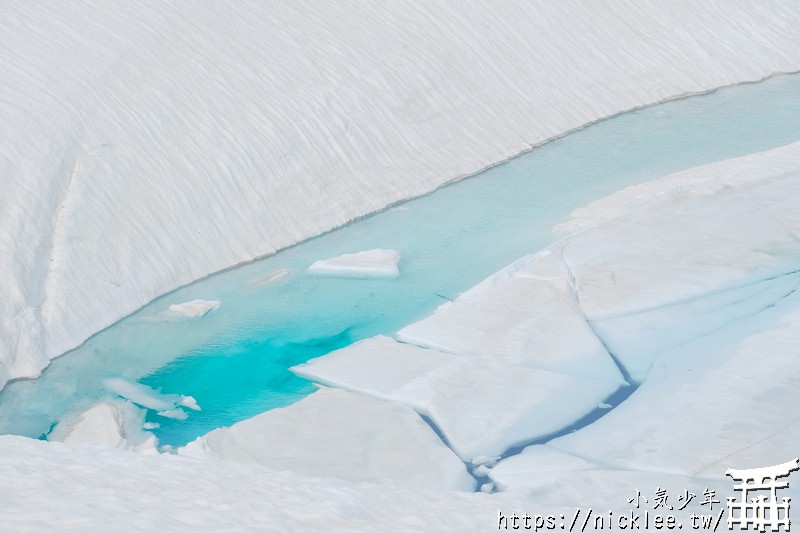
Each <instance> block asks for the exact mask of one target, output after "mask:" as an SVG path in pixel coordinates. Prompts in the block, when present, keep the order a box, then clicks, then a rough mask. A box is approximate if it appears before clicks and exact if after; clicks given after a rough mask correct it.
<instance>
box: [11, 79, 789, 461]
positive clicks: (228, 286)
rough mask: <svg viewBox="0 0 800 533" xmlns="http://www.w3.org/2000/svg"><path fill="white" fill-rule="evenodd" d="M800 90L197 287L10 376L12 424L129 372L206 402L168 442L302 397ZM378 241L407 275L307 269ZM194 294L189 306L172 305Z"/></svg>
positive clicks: (568, 156)
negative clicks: (307, 374)
mask: <svg viewBox="0 0 800 533" xmlns="http://www.w3.org/2000/svg"><path fill="white" fill-rule="evenodd" d="M798 96H800V76H798V75H789V76H778V77H775V78H772V79H770V80H767V81H765V82H762V83H758V84H747V85H741V86H737V87H732V88H728V89H723V90H720V91H717V92H714V93H711V94H707V95H702V96H696V97H691V98H686V99H683V100H676V101H672V102H668V103H664V104H660V105H657V106H653V107H649V108H645V109H641V110H637V111H633V112H630V113H626V114H623V115H619V116H617V117H613V118H611V119H608V120H605V121H602V122H599V123H597V124H594V125H591V126H589V127H586V128H584V129H582V130H579V131H576V132H573V133H571V134H569V135H567V136H565V137H564V138H561V139H558V140H555V141H552V142H550V143H547V144H545V145H543V146H540V147H537V148H535V149H534V150H532V151H531V152H529V153H527V154H525V155H523V156H521V157H518V158H516V159H514V160H512V161H509V162H507V163H504V164H502V165H499V166H497V167H494V168H492V169H489V170H487V171H484V172H482V173H480V174H478V175H476V176H474V177H471V178H468V179H465V180H462V181H460V182H458V183H455V184H453V185H450V186H447V187H445V188H442V189H440V190H438V191H436V192H435V193H433V194H431V195H429V196H425V197H422V198H418V199H415V200H411V201H408V202H405V203H403V204H402V205H399V206H396V207H394V208H390V209H387V210H385V211H382V212H380V213H378V214H375V215H373V216H370V217H367V218H365V219H362V220H359V221H356V222H354V223H352V224H349V225H347V226H345V227H343V228H341V229H339V230H336V231H333V232H330V233H328V234H325V235H323V236H320V237H318V238H315V239H311V240H309V241H306V242H304V243H301V244H299V245H297V246H294V247H291V248H288V249H286V250H283V251H282V252H280V253H278V254H276V255H274V256H270V257H267V258H264V259H261V260H259V261H255V262H253V263H249V264H245V265H242V266H240V267H238V268H235V269H232V270H229V271H226V272H223V273H220V274H217V275H214V276H211V277H209V278H207V279H204V280H201V281H198V282H196V283H193V284H191V285H189V286H187V287H184V288H182V289H179V290H177V291H175V292H173V293H170V294H168V295H165V296H163V297H161V298H159V299H157V300H155V301H154V302H152V303H151V304H149V305H148V306H146V307H145V308H143V309H141V310H140V311H138V312H137V313H135V314H133V315H131V316H129V317H127V318H126V319H124V320H122V321H120V322H119V323H117V324H115V325H114V326H112V327H110V328H108V329H107V330H105V331H103V332H101V333H99V334H98V335H96V336H94V337H93V338H91V339H90V340H89V341H87V342H86V343H85V344H84V345H83V346H82V347H80V348H78V349H76V350H73V351H72V352H69V353H68V354H66V355H64V356H63V357H61V358H59V359H56V360H55V361H53V363H52V365H51V366H50V367H49V368H48V369H47V370H45V372H44V373H43V374H42V376H41V377H40V378H39V379H37V380H24V381H16V382H13V383H10V384H9V385H7V386H6V389H5V390H4V391H2V392H1V393H0V432H2V433H16V434H21V435H26V436H30V437H41V436H44V435H46V434H47V433H48V432H49V431H50V430H51V428H52V427H53V425H54V424H55V423H57V422H58V421H60V420H61V419H63V418H64V417H65V416H67V415H69V414H70V413H79V412H81V411H84V410H86V409H88V408H89V407H90V406H91V405H93V404H94V403H96V402H97V401H98V400H100V399H102V398H110V397H115V396H116V394H115V393H113V392H111V391H109V390H107V389H106V387H105V386H104V384H103V383H104V380H106V381H107V380H108V379H109V378H114V377H120V376H121V377H123V378H127V379H128V380H131V381H138V382H139V383H142V384H144V385H147V386H149V387H152V388H154V389H160V390H161V392H163V393H165V394H175V395H185V396H191V397H192V398H194V400H196V402H197V404H199V406H200V408H201V410H200V411H194V410H186V414H187V415H188V416H187V417H186V418H185V419H180V417H178V418H169V417H164V416H159V415H158V414H157V412H156V410H149V411H148V413H147V420H148V421H149V422H151V423H157V424H159V427H157V428H154V429H153V430H152V431H153V432H154V433H155V434H156V436H157V437H158V438H159V440H160V442H161V444H171V445H182V444H185V443H186V442H189V441H191V440H193V439H194V438H195V437H197V436H199V435H203V434H205V433H207V432H209V431H211V430H212V429H215V428H217V427H221V426H228V425H231V424H233V423H235V422H237V421H240V420H243V419H246V418H249V417H251V416H254V415H256V414H257V413H260V412H263V411H266V410H268V409H271V408H275V407H281V406H285V405H288V404H291V403H292V402H294V401H297V400H298V399H300V398H302V397H304V396H306V395H307V394H309V393H310V392H312V391H313V390H314V389H315V387H314V386H313V385H312V384H311V383H310V382H308V381H306V380H304V379H301V378H299V377H297V376H295V375H294V374H292V373H291V372H290V371H289V370H288V368H289V367H291V366H294V365H297V364H299V363H302V362H304V361H307V360H308V359H310V358H313V357H317V356H320V355H323V354H325V353H327V352H329V351H331V350H334V349H337V348H341V347H343V346H346V345H349V344H351V343H353V342H355V341H357V340H361V339H364V338H367V337H371V336H374V335H377V334H386V335H392V334H394V333H395V332H396V331H397V330H398V329H400V328H402V327H403V326H405V325H407V324H409V323H411V322H413V321H415V320H419V319H421V318H423V317H424V316H426V315H428V314H429V313H430V312H431V311H433V309H434V308H435V307H436V306H437V305H439V304H440V303H442V302H444V301H446V300H447V299H454V298H455V297H456V296H457V295H458V294H459V293H460V292H462V291H464V290H466V289H468V288H469V287H471V286H473V285H475V284H476V283H477V282H479V281H480V280H481V279H483V278H485V277H486V276H488V275H490V274H492V273H493V272H495V271H497V270H499V269H500V268H502V267H503V266H505V265H507V264H508V263H510V262H512V261H513V260H515V259H517V258H519V257H520V256H522V255H525V254H527V253H530V252H532V251H535V250H537V249H540V248H543V247H544V246H546V245H548V244H550V243H552V242H553V241H554V240H555V239H556V238H557V236H556V235H554V233H553V232H552V230H551V228H552V226H553V225H554V224H557V223H558V222H561V221H563V220H564V219H565V218H566V217H567V215H568V214H569V212H570V211H571V210H572V209H575V208H577V207H580V206H582V205H585V204H587V203H588V202H590V201H592V200H594V199H597V198H601V197H603V196H605V195H608V194H610V193H612V192H614V191H616V190H619V189H621V188H623V187H626V186H628V185H631V184H635V183H640V182H644V181H647V180H651V179H655V178H658V177H661V176H664V175H667V174H670V173H672V172H676V171H678V170H681V169H685V168H689V167H693V166H697V165H701V164H705V163H709V162H713V161H718V160H722V159H728V158H731V157H735V156H739V155H744V154H748V153H752V152H758V151H763V150H767V149H769V148H773V147H776V146H780V145H783V144H787V143H790V142H792V141H796V140H798V139H800V98H798ZM242 231H248V228H242ZM375 249H386V250H396V251H397V252H398V253H399V255H400V261H399V264H398V268H399V275H398V276H396V277H387V276H379V277H370V278H360V277H357V276H356V277H354V276H336V275H327V276H319V275H314V274H311V273H308V272H307V269H308V268H309V266H311V265H312V264H313V263H315V262H316V261H319V260H325V259H330V258H334V257H337V256H340V255H343V254H354V253H358V252H362V251H366V250H375ZM195 300H197V301H198V302H199V303H193V305H192V306H190V307H189V309H190V310H191V312H189V313H183V314H181V313H176V312H175V311H174V309H175V307H173V310H170V307H171V306H176V305H179V304H183V303H186V302H190V303H191V302H193V301H195ZM203 302H206V304H203ZM208 302H212V303H215V302H221V304H220V305H219V307H218V308H215V305H212V304H209V303H208ZM178 309H186V308H185V307H184V308H181V307H179V308H178ZM203 313H205V314H203ZM187 314H188V315H189V316H187ZM191 315H197V316H191ZM178 408H179V409H180V407H178Z"/></svg>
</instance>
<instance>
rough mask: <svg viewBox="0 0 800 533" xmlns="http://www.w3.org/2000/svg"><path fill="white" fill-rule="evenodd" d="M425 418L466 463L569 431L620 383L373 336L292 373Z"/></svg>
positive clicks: (302, 366)
mask: <svg viewBox="0 0 800 533" xmlns="http://www.w3.org/2000/svg"><path fill="white" fill-rule="evenodd" d="M292 370H293V371H295V372H296V373H298V374H299V375H301V376H304V377H307V378H309V379H312V380H315V381H318V382H321V383H324V384H327V385H332V386H337V387H341V388H344V389H348V390H355V391H359V392H363V393H366V394H371V395H373V396H377V397H379V398H383V399H386V400H391V401H395V402H399V403H403V404H406V405H409V406H411V407H413V408H414V409H416V410H417V411H418V412H420V413H421V414H424V415H426V416H429V417H430V418H431V419H432V420H433V421H434V423H435V424H436V425H437V427H438V428H439V429H440V430H441V431H442V433H443V434H444V436H445V438H446V439H447V441H448V443H449V444H450V446H451V448H452V449H453V451H455V452H456V454H458V456H459V457H461V458H462V459H463V460H465V461H472V460H473V458H475V457H478V456H489V457H496V456H499V455H501V454H503V452H505V451H506V450H507V449H508V448H511V447H513V446H515V445H519V444H521V443H524V442H527V441H530V440H533V439H536V438H540V437H543V436H545V435H548V434H551V433H553V432H556V431H558V430H561V429H563V428H564V427H566V426H569V425H570V424H571V423H573V422H575V421H577V420H578V419H580V418H581V417H583V416H584V415H586V414H588V413H589V412H591V411H592V410H593V409H594V408H595V407H596V406H597V404H598V403H600V402H602V401H603V400H604V399H605V398H607V397H608V396H609V395H610V394H612V393H613V392H614V391H615V390H616V389H617V388H618V387H619V385H620V383H619V382H617V381H606V380H593V379H582V378H576V377H574V376H569V375H566V374H559V373H556V372H550V371H546V370H537V369H532V368H527V367H522V366H518V365H512V364H508V363H504V362H501V361H496V360H491V359H487V358H484V357H476V356H462V355H455V354H445V353H442V352H437V351H435V350H429V349H425V348H421V347H419V346H414V345H410V344H402V343H398V342H397V341H394V340H393V339H389V338H387V337H382V336H378V337H373V338H370V339H366V340H364V341H361V342H358V343H355V344H352V345H350V346H348V347H346V348H342V349H341V350H337V351H335V352H332V353H330V354H328V355H325V356H323V357H320V358H317V359H313V360H311V361H309V362H308V363H306V364H304V365H300V366H297V367H294V368H293V369H292Z"/></svg>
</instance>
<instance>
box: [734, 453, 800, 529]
mask: <svg viewBox="0 0 800 533" xmlns="http://www.w3.org/2000/svg"><path fill="white" fill-rule="evenodd" d="M798 469H800V461H799V460H798V459H795V460H794V461H789V462H788V463H783V464H780V465H775V466H765V467H763V468H751V469H749V470H735V469H733V468H729V469H728V470H727V471H725V474H726V475H728V476H731V478H733V480H734V481H741V485H734V486H733V488H734V490H737V491H741V492H742V499H741V501H737V500H736V498H733V497H730V496H729V497H728V529H733V526H734V524H739V529H740V530H747V529H750V526H751V525H752V526H753V529H754V530H756V531H760V532H761V533H764V532H766V531H767V526H769V527H770V531H779V530H780V526H781V525H783V531H790V528H791V524H792V522H791V520H789V501H790V500H791V498H782V499H781V501H780V502H778V495H777V492H778V489H785V488H787V487H788V486H789V482H788V481H778V480H779V479H780V478H785V477H788V476H789V474H790V473H791V472H794V471H795V470H798ZM767 490H768V491H769V498H766V497H765V496H764V492H765V491H767ZM756 494H757V495H756ZM734 511H739V513H738V514H736V513H735V512H734Z"/></svg>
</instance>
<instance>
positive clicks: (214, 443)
mask: <svg viewBox="0 0 800 533" xmlns="http://www.w3.org/2000/svg"><path fill="white" fill-rule="evenodd" d="M178 453H179V454H180V455H185V456H191V457H213V458H218V459H226V460H231V461H238V462H248V463H257V464H262V465H266V466H270V467H273V468H276V469H280V470H292V471H294V472H298V473H302V474H306V475H311V476H317V477H339V478H343V479H348V480H353V481H371V482H378V483H381V482H383V483H391V484H394V485H395V486H398V487H409V488H415V489H421V490H422V489H448V490H464V491H471V490H473V489H474V486H475V482H474V479H473V478H472V477H471V476H470V475H469V474H468V473H467V470H466V468H465V466H464V464H463V463H462V462H461V461H459V459H458V458H457V457H456V456H455V455H454V454H453V452H451V451H450V450H449V449H448V448H447V447H446V446H444V444H442V442H441V440H439V438H438V437H437V436H436V434H435V433H434V432H433V431H432V430H431V428H430V427H428V425H427V424H426V423H425V422H424V421H423V420H422V419H421V418H420V417H419V415H417V414H416V413H415V412H414V411H413V410H411V409H409V408H408V407H405V406H402V405H398V404H391V403H387V402H383V401H380V400H377V399H375V398H371V397H369V396H364V395H361V394H356V393H352V392H346V391H339V390H331V389H321V390H319V391H317V392H315V393H314V394H312V395H310V396H308V397H306V398H304V399H303V400H300V401H299V402H297V403H295V404H293V405H291V406H289V407H284V408H282V409H273V410H272V411H268V412H266V413H262V414H260V415H258V416H255V417H253V418H250V419H248V420H244V421H242V422H239V423H237V424H234V425H233V426H231V427H230V428H223V429H217V430H214V431H212V432H211V433H209V434H207V435H205V436H204V437H200V438H198V439H196V440H195V441H193V442H191V443H189V444H187V445H186V446H185V447H183V448H180V449H179V450H178Z"/></svg>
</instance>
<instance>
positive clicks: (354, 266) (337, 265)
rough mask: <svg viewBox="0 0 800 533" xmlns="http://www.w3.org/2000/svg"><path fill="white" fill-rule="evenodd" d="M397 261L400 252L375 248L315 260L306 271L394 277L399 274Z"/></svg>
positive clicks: (350, 275)
mask: <svg viewBox="0 0 800 533" xmlns="http://www.w3.org/2000/svg"><path fill="white" fill-rule="evenodd" d="M399 261H400V253H399V252H397V251H396V250H386V249H383V248H376V249H374V250H366V251H363V252H358V253H355V254H344V255H340V256H338V257H333V258H331V259H322V260H319V261H315V262H314V263H313V264H312V265H311V266H310V267H308V271H309V272H311V273H312V274H318V275H325V276H346V277H355V278H367V277H395V276H399V275H400V270H399V269H398V267H397V263H398V262H399Z"/></svg>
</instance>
